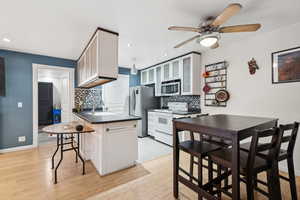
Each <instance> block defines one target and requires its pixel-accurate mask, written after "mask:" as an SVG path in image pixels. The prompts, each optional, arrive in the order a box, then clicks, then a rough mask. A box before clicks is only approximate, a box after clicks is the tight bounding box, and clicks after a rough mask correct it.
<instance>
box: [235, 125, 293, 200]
mask: <svg viewBox="0 0 300 200" xmlns="http://www.w3.org/2000/svg"><path fill="white" fill-rule="evenodd" d="M279 129H280V130H282V132H283V136H282V139H281V141H280V148H281V144H283V143H288V145H287V150H284V149H280V150H279V154H278V158H277V160H278V162H281V161H284V160H287V164H288V174H289V177H288V178H287V177H285V176H282V175H280V174H279V177H280V178H281V179H283V180H285V181H288V182H289V184H290V191H291V198H292V199H293V200H297V199H298V198H297V186H296V178H295V169H294V159H293V157H294V148H295V143H296V139H297V134H298V129H299V123H298V122H294V123H293V124H286V125H280V126H279ZM289 133H290V135H288V134H289ZM286 135H288V136H286ZM240 147H241V149H243V150H245V151H249V150H250V143H246V144H242V145H241V146H240ZM267 154H268V152H267V151H265V152H262V153H261V156H263V157H265V156H266V155H267ZM255 181H256V188H257V182H258V183H260V184H262V185H266V183H265V182H264V181H262V180H258V179H256V180H255ZM257 189H258V190H259V188H257Z"/></svg>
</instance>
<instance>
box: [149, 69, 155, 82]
mask: <svg viewBox="0 0 300 200" xmlns="http://www.w3.org/2000/svg"><path fill="white" fill-rule="evenodd" d="M148 78H149V80H148V84H152V83H154V82H155V68H150V69H149V70H148Z"/></svg>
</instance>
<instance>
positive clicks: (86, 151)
mask: <svg viewBox="0 0 300 200" xmlns="http://www.w3.org/2000/svg"><path fill="white" fill-rule="evenodd" d="M86 124H87V125H89V126H91V127H92V128H93V129H94V130H95V132H93V133H86V134H81V142H80V145H81V146H80V152H81V155H82V156H83V157H84V159H85V160H91V162H92V163H93V165H94V166H95V168H96V169H97V171H98V172H99V173H100V175H106V174H109V173H112V172H115V171H118V170H121V169H125V168H128V167H130V166H133V165H135V161H136V160H137V159H138V140H137V138H138V137H137V121H124V122H114V123H105V124H89V123H87V122H86Z"/></svg>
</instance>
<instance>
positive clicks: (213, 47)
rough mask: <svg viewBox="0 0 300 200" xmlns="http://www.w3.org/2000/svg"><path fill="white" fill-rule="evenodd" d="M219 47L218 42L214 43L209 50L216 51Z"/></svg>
mask: <svg viewBox="0 0 300 200" xmlns="http://www.w3.org/2000/svg"><path fill="white" fill-rule="evenodd" d="M219 46H220V45H219V42H216V43H215V44H214V45H212V46H211V47H210V48H211V49H216V48H218V47H219Z"/></svg>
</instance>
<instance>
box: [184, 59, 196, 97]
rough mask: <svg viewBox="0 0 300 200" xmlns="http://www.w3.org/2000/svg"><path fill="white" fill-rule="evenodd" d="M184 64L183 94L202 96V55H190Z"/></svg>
mask: <svg viewBox="0 0 300 200" xmlns="http://www.w3.org/2000/svg"><path fill="white" fill-rule="evenodd" d="M181 62H182V76H181V94H182V95H200V94H201V80H200V78H201V66H200V55H199V54H190V55H188V56H184V57H183V58H182V60H181Z"/></svg>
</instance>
